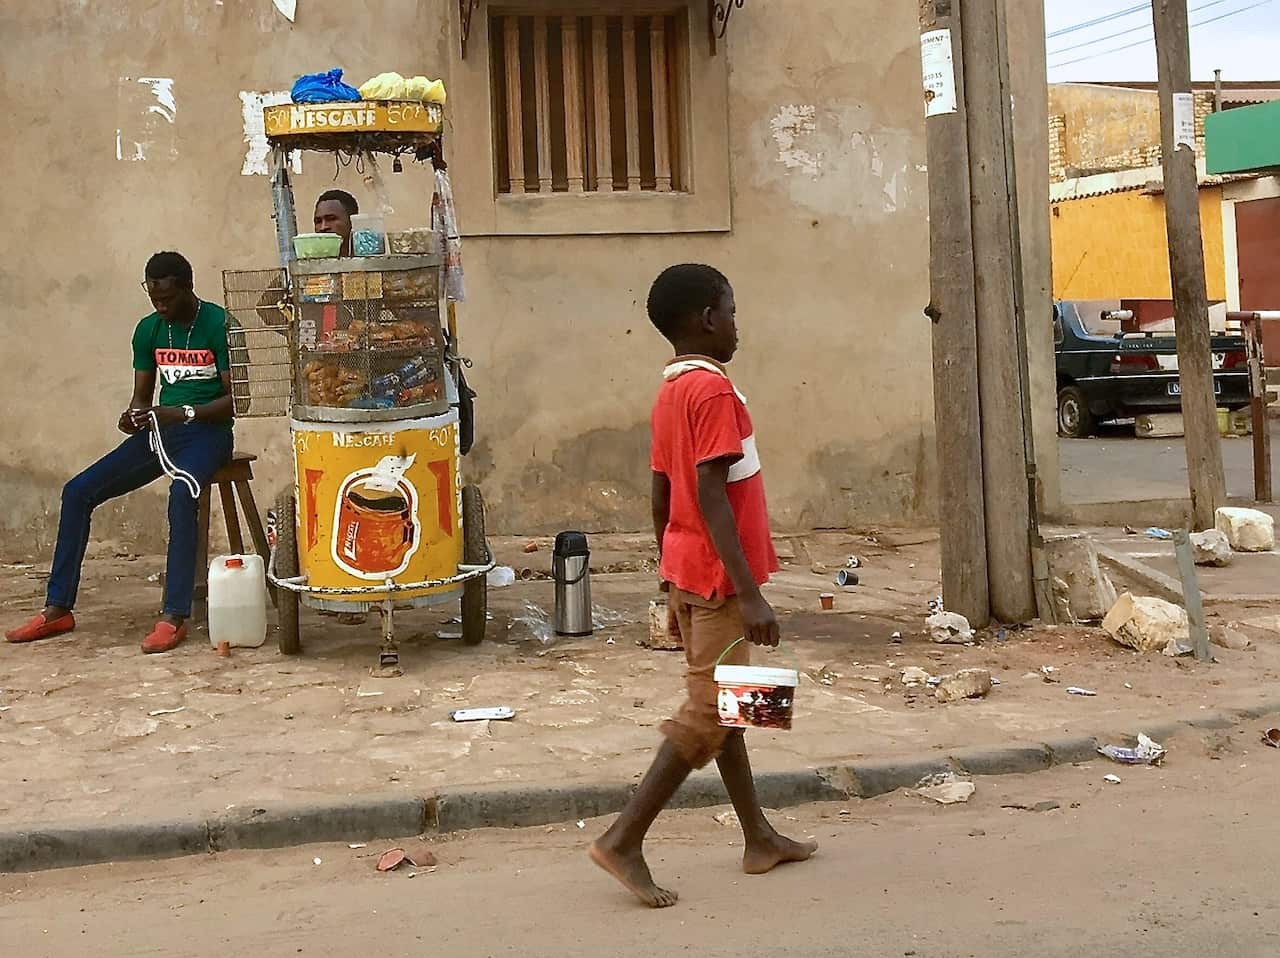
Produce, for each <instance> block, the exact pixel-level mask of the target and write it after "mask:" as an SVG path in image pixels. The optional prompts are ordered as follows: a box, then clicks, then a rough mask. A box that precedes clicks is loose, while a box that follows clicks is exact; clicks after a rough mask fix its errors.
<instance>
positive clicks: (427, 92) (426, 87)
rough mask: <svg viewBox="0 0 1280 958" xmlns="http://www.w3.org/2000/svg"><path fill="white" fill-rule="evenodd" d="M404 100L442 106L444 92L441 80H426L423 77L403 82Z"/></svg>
mask: <svg viewBox="0 0 1280 958" xmlns="http://www.w3.org/2000/svg"><path fill="white" fill-rule="evenodd" d="M404 96H405V99H406V100H421V101H423V102H424V103H439V104H440V105H441V106H443V105H444V101H445V92H444V81H443V80H428V79H427V78H426V77H424V76H416V77H411V78H410V79H408V80H405V81H404Z"/></svg>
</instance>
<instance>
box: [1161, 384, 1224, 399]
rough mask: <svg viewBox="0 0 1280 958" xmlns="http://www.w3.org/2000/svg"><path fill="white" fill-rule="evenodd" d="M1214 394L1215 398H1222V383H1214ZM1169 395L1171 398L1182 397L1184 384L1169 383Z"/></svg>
mask: <svg viewBox="0 0 1280 958" xmlns="http://www.w3.org/2000/svg"><path fill="white" fill-rule="evenodd" d="M1213 394H1214V395H1215V396H1220V395H1222V383H1220V382H1218V381H1217V380H1215V381H1214V383H1213ZM1169 395H1170V396H1181V395H1182V383H1169Z"/></svg>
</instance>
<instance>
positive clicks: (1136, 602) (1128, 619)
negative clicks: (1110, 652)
mask: <svg viewBox="0 0 1280 958" xmlns="http://www.w3.org/2000/svg"><path fill="white" fill-rule="evenodd" d="M1102 628H1103V629H1105V630H1106V631H1107V633H1108V634H1109V635H1110V636H1111V637H1112V638H1113V639H1115V640H1116V641H1117V642H1119V643H1120V644H1121V645H1127V646H1129V648H1131V649H1137V650H1138V651H1139V652H1154V651H1155V650H1156V649H1163V648H1165V647H1166V646H1168V645H1169V643H1170V642H1175V643H1179V644H1184V645H1186V644H1190V641H1191V631H1190V628H1189V627H1188V625H1187V612H1186V610H1185V609H1183V608H1181V607H1180V606H1176V605H1174V604H1173V603H1171V602H1166V601H1164V599H1157V598H1154V597H1153V596H1134V595H1132V594H1131V593H1128V592H1126V593H1125V594H1124V595H1122V596H1120V598H1119V599H1117V600H1116V604H1115V605H1113V606H1112V607H1111V611H1110V612H1108V613H1107V616H1106V618H1105V619H1103V620H1102Z"/></svg>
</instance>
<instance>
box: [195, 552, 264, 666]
mask: <svg viewBox="0 0 1280 958" xmlns="http://www.w3.org/2000/svg"><path fill="white" fill-rule="evenodd" d="M265 641H267V584H266V576H265V570H264V568H263V565H262V556H259V555H232V556H218V557H217V558H216V559H214V560H213V562H211V563H210V564H209V643H210V644H211V645H212V646H213V647H214V648H215V649H216V648H217V647H218V643H219V642H227V643H230V645H231V646H232V647H238V648H250V649H256V648H258V647H259V646H260V645H262V643H264V642H265Z"/></svg>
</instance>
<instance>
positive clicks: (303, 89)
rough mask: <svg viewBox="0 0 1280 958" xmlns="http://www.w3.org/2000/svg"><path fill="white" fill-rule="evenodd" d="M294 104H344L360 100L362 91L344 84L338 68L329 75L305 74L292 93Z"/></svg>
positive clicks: (294, 86)
mask: <svg viewBox="0 0 1280 958" xmlns="http://www.w3.org/2000/svg"><path fill="white" fill-rule="evenodd" d="M291 94H292V97H293V102H294V103H342V102H348V101H355V100H359V99H360V91H359V90H357V89H356V88H355V87H350V86H347V85H346V84H345V83H343V82H342V71H341V70H339V69H337V68H336V67H335V68H334V69H332V70H330V71H329V72H328V73H304V74H303V75H302V76H300V77H298V79H297V80H296V81H294V84H293V90H292V91H291Z"/></svg>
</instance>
